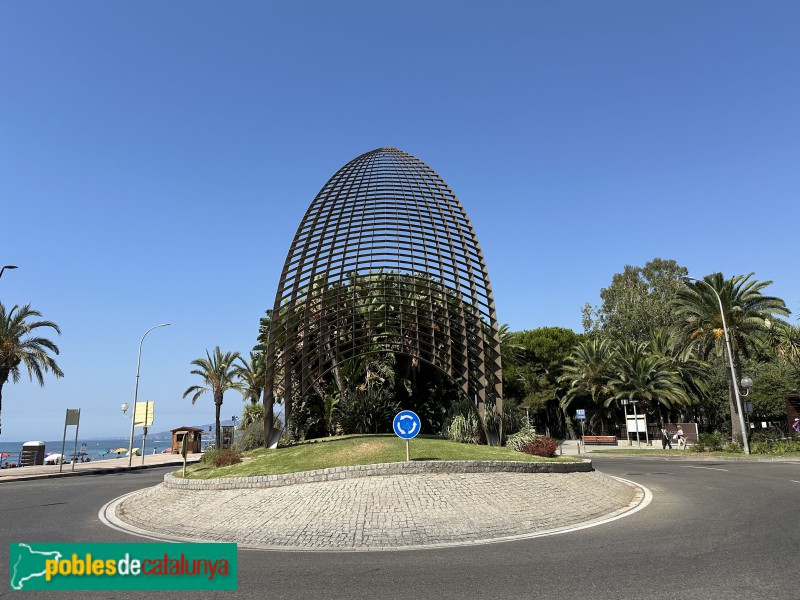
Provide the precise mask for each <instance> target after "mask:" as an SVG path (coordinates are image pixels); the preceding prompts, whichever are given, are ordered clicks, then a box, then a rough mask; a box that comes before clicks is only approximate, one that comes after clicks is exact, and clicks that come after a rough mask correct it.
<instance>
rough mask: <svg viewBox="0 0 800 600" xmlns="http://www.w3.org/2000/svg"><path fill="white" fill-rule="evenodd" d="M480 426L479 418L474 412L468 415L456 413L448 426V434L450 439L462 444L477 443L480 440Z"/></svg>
mask: <svg viewBox="0 0 800 600" xmlns="http://www.w3.org/2000/svg"><path fill="white" fill-rule="evenodd" d="M479 429H480V426H479V424H478V418H477V416H476V415H474V414H468V415H466V416H464V415H461V414H458V415H455V416H454V417H453V419H452V421H450V424H449V425H448V426H447V429H446V435H447V437H448V439H451V440H453V441H454V442H459V443H461V444H477V443H478V442H479V441H480V431H479Z"/></svg>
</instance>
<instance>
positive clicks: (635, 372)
mask: <svg viewBox="0 0 800 600" xmlns="http://www.w3.org/2000/svg"><path fill="white" fill-rule="evenodd" d="M612 363H613V364H612V371H613V373H614V374H613V375H612V377H611V378H610V379H609V381H608V390H609V392H610V395H609V397H608V398H607V399H606V401H605V406H609V405H610V404H611V403H612V402H614V401H618V400H628V401H630V400H634V401H636V402H638V403H639V405H640V406H641V409H642V413H645V414H646V413H647V412H648V411H653V410H654V409H655V410H657V411H658V412H659V415H660V413H661V407H662V406H664V407H666V408H671V407H672V406H673V405H676V404H679V405H680V404H683V405H688V404H689V403H690V399H689V395H688V394H687V393H686V388H685V387H684V385H683V380H682V379H681V377H680V374H679V373H678V371H677V370H676V369H675V367H674V365H673V364H672V362H671V361H670V359H668V358H667V357H665V356H663V355H661V354H659V353H656V352H654V351H653V347H652V344H650V343H648V342H640V343H638V344H637V343H635V342H629V341H625V342H623V343H622V344H620V345H619V347H618V349H617V352H616V353H615V354H614V358H613V361H612Z"/></svg>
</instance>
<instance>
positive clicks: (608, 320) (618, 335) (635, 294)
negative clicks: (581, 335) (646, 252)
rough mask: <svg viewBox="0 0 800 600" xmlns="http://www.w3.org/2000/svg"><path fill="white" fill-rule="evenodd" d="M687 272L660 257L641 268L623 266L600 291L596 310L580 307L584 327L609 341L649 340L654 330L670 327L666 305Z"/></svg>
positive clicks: (671, 315)
mask: <svg viewBox="0 0 800 600" xmlns="http://www.w3.org/2000/svg"><path fill="white" fill-rule="evenodd" d="M687 273H688V271H687V270H686V268H685V267H682V266H680V265H679V264H678V263H676V262H675V261H674V260H664V259H661V258H654V259H653V260H651V261H650V262H648V263H646V264H645V265H644V267H634V266H631V265H625V270H624V271H623V272H622V273H617V274H615V275H614V277H613V278H612V280H611V285H609V286H608V287H607V288H603V289H602V290H601V291H600V298H601V300H602V304H601V305H600V307H599V308H593V307H592V306H591V305H589V304H586V305H585V306H584V309H583V313H584V319H583V321H584V328H585V329H586V331H587V332H593V333H601V334H602V335H605V336H606V337H609V338H611V339H613V340H633V341H636V342H647V341H649V340H650V339H651V338H652V336H653V334H654V333H655V332H656V331H658V330H659V329H662V328H664V327H671V326H672V325H673V324H674V322H675V316H674V314H673V312H672V310H671V306H670V303H671V302H672V300H673V299H674V298H675V296H676V294H677V293H678V291H679V290H680V289H682V288H683V281H682V278H683V277H685V276H686V275H687Z"/></svg>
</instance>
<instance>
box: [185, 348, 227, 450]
mask: <svg viewBox="0 0 800 600" xmlns="http://www.w3.org/2000/svg"><path fill="white" fill-rule="evenodd" d="M240 358H241V355H240V354H239V353H238V352H226V353H224V354H223V353H222V350H220V349H219V346H217V347H216V348H215V349H214V355H213V356H211V355H210V354H209V353H208V350H206V358H196V359H195V360H193V361H192V363H191V364H193V365H194V366H196V367H197V368H196V369H193V370H192V371H191V373H192V375H197V376H199V377H201V378H202V379H203V383H204V384H205V385H193V386H191V387H189V388H188V389H187V390H186V391H185V392H183V397H184V398H186V396H188V395H189V394H193V395H192V404H194V403H195V402H196V401H197V399H198V398H199V397H200V396H202V395H203V394H205V393H206V392H211V394H212V396H213V397H214V406H215V408H216V416H215V419H216V420H215V425H216V447H217V448H220V446H221V444H220V442H221V440H222V437H221V435H220V427H219V414H220V410H221V409H222V397H223V395H224V394H225V392H227V391H228V390H236V391H239V392H241V390H242V384H241V383H240V382H239V381H236V374H237V366H236V361H237V360H238V359H240Z"/></svg>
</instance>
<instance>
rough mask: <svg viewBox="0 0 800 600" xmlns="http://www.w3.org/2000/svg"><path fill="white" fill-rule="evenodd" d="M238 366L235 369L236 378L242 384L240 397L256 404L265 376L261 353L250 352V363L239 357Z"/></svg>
mask: <svg viewBox="0 0 800 600" xmlns="http://www.w3.org/2000/svg"><path fill="white" fill-rule="evenodd" d="M239 361H240V363H241V364H240V365H237V368H236V377H238V379H239V382H240V383H241V384H242V389H241V392H242V397H243V398H244V400H245V401H247V400H249V401H250V403H251V404H258V402H259V400H260V399H261V393H262V392H263V391H264V378H265V375H266V368H267V365H266V361H265V360H264V353H263V352H251V353H250V361H249V362H248V361H246V360H245V359H244V358H242V357H241V356H240V357H239Z"/></svg>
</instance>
